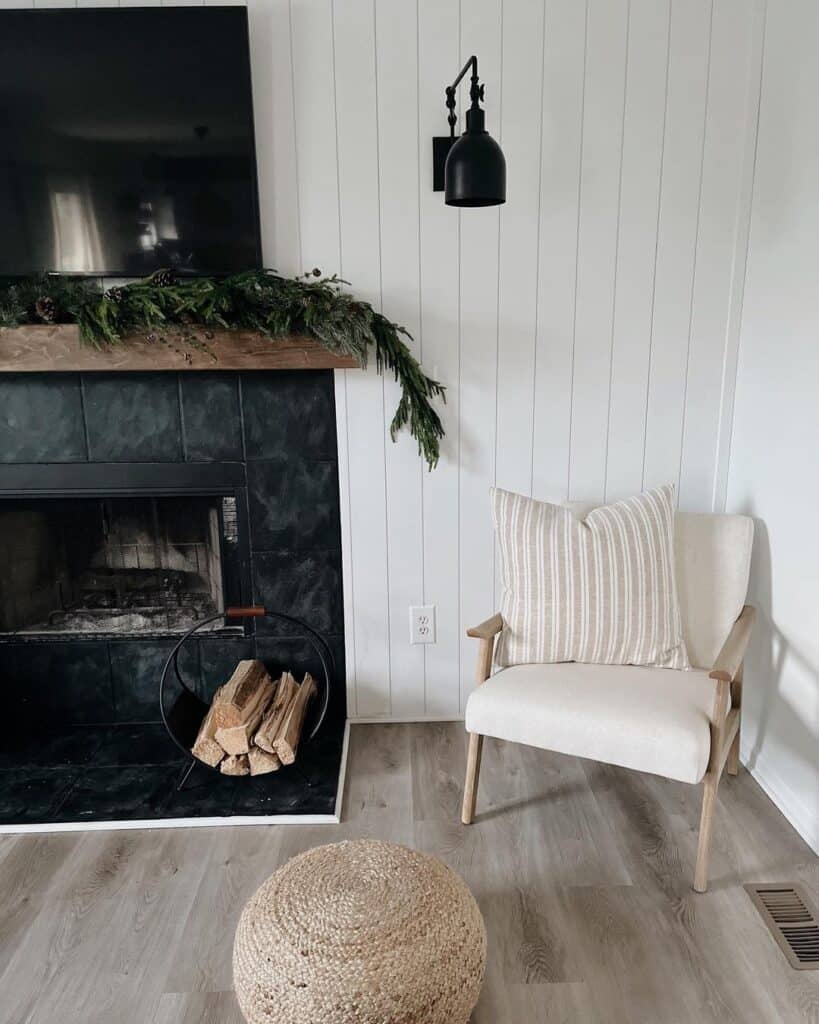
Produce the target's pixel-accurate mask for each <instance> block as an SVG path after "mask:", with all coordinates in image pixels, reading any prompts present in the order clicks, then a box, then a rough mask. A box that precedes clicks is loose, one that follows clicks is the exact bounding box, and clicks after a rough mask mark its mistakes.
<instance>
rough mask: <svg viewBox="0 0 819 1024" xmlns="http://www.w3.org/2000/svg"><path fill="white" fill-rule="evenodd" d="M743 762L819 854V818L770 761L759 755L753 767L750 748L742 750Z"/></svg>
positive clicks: (768, 795) (765, 791) (773, 801)
mask: <svg viewBox="0 0 819 1024" xmlns="http://www.w3.org/2000/svg"><path fill="white" fill-rule="evenodd" d="M742 754H743V756H742V758H741V760H742V763H743V764H744V765H745V767H746V768H747V769H748V772H749V773H750V775H751V778H752V779H753V780H754V781H755V782H756V783H757V784H758V786H759V788H760V789H761V790H762V791H763V792H764V793H765V795H766V796H767V797H768V798H769V799H770V800H771V801H772V803H774V804H775V805H776V807H777V808H778V809H779V810H780V811H781V812H782V814H783V815H784V816H785V818H787V820H788V822H790V824H791V825H792V826H793V828H794V829H795V830H796V831H797V832H798V833H799V835H800V836H801V837H802V838H803V839H804V840H805V842H806V843H807V844H808V846H809V847H810V848H811V849H812V850H813V852H814V853H816V854H819V818H817V817H816V814H815V813H812V812H811V809H810V808H809V807H807V806H806V805H805V803H804V802H803V801H802V800H801V799H800V798H799V797H798V796H797V795H796V794H795V793H794V792H793V790H792V789H791V788H790V786H788V784H787V783H786V782H785V781H784V779H783V778H782V776H781V775H780V774H779V773H778V772H777V770H776V769H775V768H772V767H771V764H770V762H768V761H765V759H764V758H761V757H757V758H756V763H755V764H754V766H753V767H750V766H749V765H748V755H749V754H750V750H745V751H743V752H742Z"/></svg>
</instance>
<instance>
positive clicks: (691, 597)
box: [567, 501, 754, 668]
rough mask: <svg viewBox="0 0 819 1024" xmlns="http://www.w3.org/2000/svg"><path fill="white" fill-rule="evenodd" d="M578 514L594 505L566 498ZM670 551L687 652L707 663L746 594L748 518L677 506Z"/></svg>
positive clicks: (694, 660)
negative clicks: (691, 510) (695, 510)
mask: <svg viewBox="0 0 819 1024" xmlns="http://www.w3.org/2000/svg"><path fill="white" fill-rule="evenodd" d="M567 505H568V507H569V508H570V509H571V510H572V512H573V513H574V514H575V515H576V516H578V518H584V517H585V516H586V515H587V514H588V513H589V512H590V511H591V510H592V509H593V508H594V507H595V506H594V504H589V503H588V502H581V501H570V502H568V503H567ZM675 524H676V525H675V531H676V535H675V537H674V554H675V562H676V571H677V580H676V582H677V594H678V596H679V599H680V615H681V616H682V620H683V634H684V636H685V645H686V647H687V649H688V657H689V660H690V661H691V664H692V665H694V666H695V667H696V668H711V666H712V665H713V664H714V659H715V658H716V656H717V655H718V654H719V652H720V648H721V647H722V645H723V644H724V643H725V640H726V638H727V636H728V634H729V632H730V631H731V626H733V624H734V622H735V621H736V618H737V616H738V615H739V613H740V612H741V611H742V606H743V605H744V604H745V598H746V597H747V594H748V575H749V573H750V570H751V548H752V546H753V539H754V521H753V519H751V518H750V517H748V516H735V515H719V514H716V513H704V514H697V513H692V512H678V513H677V515H676V517H675Z"/></svg>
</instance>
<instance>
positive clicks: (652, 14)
mask: <svg viewBox="0 0 819 1024" xmlns="http://www.w3.org/2000/svg"><path fill="white" fill-rule="evenodd" d="M669 20H670V0H631V4H630V12H629V36H628V68H627V79H626V105H625V115H624V124H623V157H622V162H623V167H622V177H621V185H620V226H619V230H618V247H617V289H616V293H615V297H614V333H613V336H612V364H611V396H610V400H609V403H608V431H607V433H608V440H607V445H608V458H607V460H606V495H605V497H606V500H607V501H617V500H618V499H619V498H624V497H627V496H628V495H630V494H636V493H637V492H638V491H639V490H640V488H641V487H642V483H643V448H644V444H645V415H646V390H647V387H648V363H649V352H650V348H651V309H652V296H653V292H654V257H655V253H656V246H657V215H658V208H659V197H660V174H661V169H662V153H663V132H664V122H665V94H666V74H667V70H668V43H669V34H668V33H669Z"/></svg>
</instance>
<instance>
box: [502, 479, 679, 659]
mask: <svg viewBox="0 0 819 1024" xmlns="http://www.w3.org/2000/svg"><path fill="white" fill-rule="evenodd" d="M492 515H493V519H494V523H495V530H496V532H497V536H498V542H499V545H500V553H501V568H502V578H503V598H502V602H501V614H502V616H503V620H504V629H503V632H502V633H501V635H500V638H499V641H498V646H497V649H496V654H495V661H496V664H497V665H498V666H501V667H505V666H509V665H522V664H531V663H544V662H558V661H581V662H587V663H592V664H603V665H656V666H662V667H665V668H676V669H682V668H689V667H690V666H689V661H688V655H687V653H686V649H685V641H684V639H683V632H682V621H681V619H680V611H679V605H678V602H677V590H676V586H675V582H674V488H673V486H671V485H668V486H666V487H660V488H658V489H657V490H654V491H648V492H647V493H645V494H640V495H638V496H637V497H634V498H628V499H627V500H625V501H618V502H615V503H614V504H612V505H603V506H601V507H600V508H595V509H593V510H592V511H591V512H589V514H588V515H587V516H586V518H585V519H583V520H581V519H578V518H577V516H576V515H575V514H574V513H573V512H572V511H571V510H570V509H569V508H567V507H565V506H564V505H552V504H549V503H548V502H545V501H535V500H534V499H533V498H527V497H524V496H523V495H521V494H512V493H511V492H510V491H502V490H499V489H498V488H494V489H493V490H492Z"/></svg>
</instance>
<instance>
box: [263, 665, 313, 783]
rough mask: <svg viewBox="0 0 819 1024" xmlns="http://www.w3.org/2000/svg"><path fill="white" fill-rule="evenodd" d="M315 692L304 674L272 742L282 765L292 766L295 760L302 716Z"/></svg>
mask: <svg viewBox="0 0 819 1024" xmlns="http://www.w3.org/2000/svg"><path fill="white" fill-rule="evenodd" d="M315 692H316V684H315V683H314V682H313V677H312V676H311V675H310V673H309V672H307V673H305V676H304V680H303V681H302V684H301V686H300V687H299V690H298V693H297V694H296V697H295V700H294V701H293V702H292V704H291V705H290V709H289V710H288V712H287V718H286V719H285V721H284V722H283V723H282V726H281V729H280V730H279V733H278V735H277V736H276V739H275V740H274V741H273V749H274V751H275V752H276V753H277V754H278V755H279V760H280V761H281V763H282V764H292V763H293V762H294V761H295V760H296V751H297V750H298V746H299V738H300V737H301V730H302V727H303V725H304V716H305V713H306V711H307V702H308V701H309V700H310V698H311V697H312V696H313V694H314V693H315Z"/></svg>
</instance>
